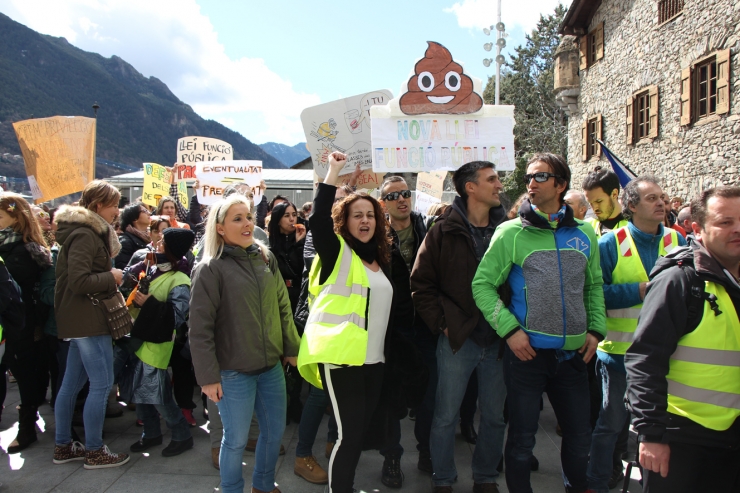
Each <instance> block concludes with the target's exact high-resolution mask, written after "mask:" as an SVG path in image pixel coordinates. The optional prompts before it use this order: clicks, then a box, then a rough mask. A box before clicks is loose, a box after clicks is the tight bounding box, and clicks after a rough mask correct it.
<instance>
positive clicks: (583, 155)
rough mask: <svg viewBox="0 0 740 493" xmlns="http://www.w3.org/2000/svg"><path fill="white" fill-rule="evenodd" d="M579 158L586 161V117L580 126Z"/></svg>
mask: <svg viewBox="0 0 740 493" xmlns="http://www.w3.org/2000/svg"><path fill="white" fill-rule="evenodd" d="M581 158H582V159H583V160H584V161H588V117H587V118H586V120H585V121H584V122H583V123H582V124H581Z"/></svg>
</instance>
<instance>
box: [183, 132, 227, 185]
mask: <svg viewBox="0 0 740 493" xmlns="http://www.w3.org/2000/svg"><path fill="white" fill-rule="evenodd" d="M233 159H234V149H233V148H232V147H231V144H229V143H228V142H224V141H223V140H218V139H211V138H209V137H198V136H191V137H183V138H181V139H178V140H177V164H175V179H176V180H177V181H181V180H194V179H195V178H196V176H195V163H200V162H203V161H232V160H233Z"/></svg>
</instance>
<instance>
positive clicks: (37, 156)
mask: <svg viewBox="0 0 740 493" xmlns="http://www.w3.org/2000/svg"><path fill="white" fill-rule="evenodd" d="M13 128H14V129H15V134H16V136H17V137H18V143H19V144H20V147H21V152H22V153H23V160H24V162H25V166H26V175H27V176H28V182H29V185H30V187H31V191H32V193H33V198H34V200H35V202H36V203H37V204H38V203H40V202H43V201H45V200H51V199H55V198H57V197H63V196H64V195H69V194H71V193H75V192H79V191H81V190H82V189H83V188H85V185H87V184H88V183H89V182H91V181H92V180H94V179H95V119H94V118H85V117H82V116H52V117H50V118H36V119H33V120H24V121H20V122H16V123H13Z"/></svg>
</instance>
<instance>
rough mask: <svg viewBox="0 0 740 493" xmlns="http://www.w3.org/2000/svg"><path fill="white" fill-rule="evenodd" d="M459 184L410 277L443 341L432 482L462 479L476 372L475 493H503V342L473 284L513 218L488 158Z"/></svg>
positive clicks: (445, 485)
mask: <svg viewBox="0 0 740 493" xmlns="http://www.w3.org/2000/svg"><path fill="white" fill-rule="evenodd" d="M453 182H454V184H455V189H456V190H457V193H458V194H459V195H460V196H459V197H456V198H455V200H454V201H453V203H452V205H451V206H450V207H448V208H447V210H445V212H444V213H443V214H442V215H441V216H440V217H439V219H437V221H436V223H435V224H434V226H433V227H432V229H431V230H430V231H429V232H428V233H427V237H426V239H425V240H424V244H423V245H422V246H421V248H419V255H418V257H417V259H416V265H415V266H414V270H413V272H412V273H411V289H412V292H413V296H414V304H415V305H416V309H417V313H419V314H420V315H421V316H422V317H423V318H424V321H425V322H426V323H427V325H428V326H429V328H430V329H431V331H432V333H434V334H435V335H437V336H438V340H437V352H436V354H437V379H438V382H437V390H436V396H435V405H434V419H433V422H432V430H431V437H430V446H431V452H432V463H433V465H434V475H433V476H432V482H433V485H434V492H435V493H450V492H451V491H452V485H453V483H454V482H455V481H456V480H457V469H456V467H455V457H454V452H455V429H456V428H457V423H458V420H459V410H460V404H461V403H462V400H463V397H464V395H465V390H466V389H467V386H468V381H469V380H470V376H471V375H472V373H473V372H476V374H477V377H478V406H479V409H480V425H479V428H478V438H477V441H476V445H475V452H474V453H473V462H472V469H473V481H474V486H473V492H474V493H496V492H498V485H497V484H496V481H497V480H498V477H499V472H498V470H497V466H498V464H499V462H500V460H501V452H502V450H501V449H502V447H503V443H504V430H505V429H506V424H505V423H504V415H503V410H504V400H505V398H506V389H505V387H504V379H503V366H502V362H501V360H500V359H499V357H498V355H499V346H500V344H501V340H500V338H499V337H498V336H497V335H496V332H495V331H494V330H493V328H492V327H491V325H490V324H489V323H488V322H487V321H486V319H485V318H484V317H483V314H482V313H481V312H480V310H479V309H478V307H477V306H476V305H475V300H474V299H473V292H472V291H471V289H470V284H471V282H472V281H473V277H474V276H475V272H476V268H477V266H478V262H480V259H481V258H482V257H483V254H484V253H485V251H486V248H488V243H489V242H490V241H491V238H492V237H493V235H494V231H496V229H497V228H498V227H500V226H499V225H500V224H501V223H502V222H503V221H504V219H505V218H506V211H505V210H504V208H503V207H502V206H501V199H500V194H501V192H502V191H503V188H504V187H503V185H502V184H501V180H500V179H499V176H498V173H497V172H496V170H495V169H494V165H493V163H490V162H487V161H473V162H471V163H468V164H465V165H463V166H462V167H460V169H458V170H457V171H455V174H454V176H453ZM538 405H539V403H538Z"/></svg>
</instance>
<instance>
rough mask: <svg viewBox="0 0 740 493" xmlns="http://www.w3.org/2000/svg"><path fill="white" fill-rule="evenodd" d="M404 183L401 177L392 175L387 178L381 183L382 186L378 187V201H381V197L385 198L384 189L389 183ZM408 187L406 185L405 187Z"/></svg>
mask: <svg viewBox="0 0 740 493" xmlns="http://www.w3.org/2000/svg"><path fill="white" fill-rule="evenodd" d="M401 182H403V183H406V180H404V179H403V176H398V175H393V176H389V177H388V178H386V179H385V180H384V181H383V184H382V185H380V200H383V197H385V187H387V186H388V185H390V184H391V183H401ZM406 186H407V187H408V185H406Z"/></svg>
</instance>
